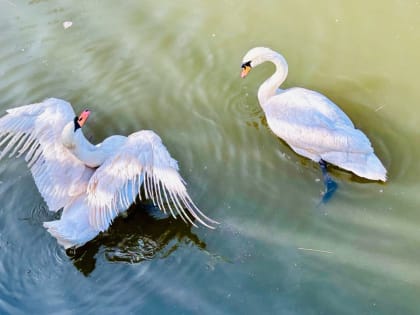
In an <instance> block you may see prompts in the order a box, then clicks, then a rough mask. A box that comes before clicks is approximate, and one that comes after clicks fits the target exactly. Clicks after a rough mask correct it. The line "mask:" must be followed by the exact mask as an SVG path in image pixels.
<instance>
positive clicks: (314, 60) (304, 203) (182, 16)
mask: <svg viewBox="0 0 420 315" xmlns="http://www.w3.org/2000/svg"><path fill="white" fill-rule="evenodd" d="M419 13H420V3H418V2H416V1H405V2H400V1H382V2H378V1H373V2H370V3H366V2H362V1H353V2H351V3H350V2H345V1H318V2H308V1H283V2H280V3H279V2H277V1H268V0H267V1H264V0H263V1H258V2H257V3H256V2H255V1H249V0H245V1H224V2H206V3H204V2H203V3H198V2H196V1H178V2H171V1H163V2H162V1H161V2H156V1H142V2H138V1H125V2H124V3H117V2H112V1H84V2H76V3H73V2H67V1H30V2H23V1H13V0H9V1H1V2H0V28H1V30H2V32H1V36H0V74H1V80H0V109H1V110H2V111H3V110H4V109H7V108H9V107H13V106H19V105H24V104H29V103H33V102H37V101H40V100H42V99H44V98H46V97H51V96H54V97H60V98H64V99H66V100H69V101H70V102H72V104H73V106H74V108H75V110H76V112H79V111H80V110H81V109H84V108H86V107H88V108H89V109H91V110H92V115H91V118H90V119H89V122H88V124H87V126H86V128H87V134H88V135H89V136H90V137H91V138H92V141H94V142H99V141H101V140H102V139H103V138H105V137H107V136H110V135H112V134H124V135H127V134H130V133H132V132H135V131H137V130H140V129H152V130H154V131H156V132H157V133H158V134H159V135H160V136H161V138H162V139H163V142H164V143H165V145H166V146H167V148H168V149H169V151H170V152H171V154H172V156H173V157H174V158H176V159H177V160H178V161H179V164H180V169H181V174H182V176H183V177H184V178H185V179H186V181H187V182H188V189H189V192H190V194H191V196H192V198H193V199H194V200H195V202H196V203H197V204H198V205H199V206H200V208H201V209H203V211H205V213H206V214H208V215H209V216H210V217H212V218H215V219H217V220H218V221H220V222H221V225H220V226H219V227H218V228H217V229H216V230H215V231H211V230H206V229H204V228H198V229H197V228H191V227H189V226H186V225H185V224H184V223H183V222H182V221H181V220H179V221H178V220H174V219H170V218H164V217H159V216H158V215H157V214H156V213H153V211H151V210H150V208H151V206H150V204H142V205H139V206H136V207H133V208H132V209H130V211H129V215H128V216H126V217H122V218H119V219H118V220H116V221H115V223H114V224H113V226H112V227H111V228H110V230H109V231H107V232H106V233H104V234H103V235H100V236H99V237H98V238H96V239H95V240H94V241H92V242H91V243H89V244H88V245H87V246H85V247H84V248H83V249H82V250H80V251H78V252H76V253H72V252H68V253H66V252H65V251H64V250H63V249H62V248H61V247H59V246H58V245H57V243H56V241H55V240H54V239H53V238H52V237H51V236H50V235H49V234H48V233H47V232H46V231H45V229H44V228H43V227H42V222H43V221H44V220H51V219H53V218H54V217H55V215H54V214H53V213H50V212H48V211H47V208H46V205H45V203H44V202H43V201H42V198H41V196H40V194H39V193H38V191H37V189H36V186H35V184H34V182H33V180H32V178H31V175H30V173H29V171H28V170H27V167H26V165H25V164H24V162H23V161H21V160H14V159H13V160H7V159H5V160H2V161H1V162H0V198H1V201H0V250H1V253H2V255H1V259H0V274H1V280H0V313H5V314H7V313H12V314H25V313H28V312H32V313H39V314H57V313H59V314H80V313H90V314H115V313H122V314H140V313H141V314H381V315H382V314H417V313H418V309H419V308H420V302H419V301H418V295H419V293H420V272H419V268H418V264H419V263H418V261H419V258H420V207H419V206H420V198H419V197H418V191H419V188H420V182H419V178H420V166H419V163H418V157H419V155H420V154H419V153H420V149H419V146H418V143H419V142H418V141H419V140H418V139H419V131H418V130H419V129H418V126H419V123H420V118H419V117H420V115H419V113H420V110H419V105H418V102H419V99H420V90H419V89H418V88H417V87H416V83H417V78H418V69H419V68H420V61H419V58H418V56H419V53H420V38H419V37H420V35H419V34H420V19H419V18H418V16H419ZM65 21H71V22H72V23H73V24H72V26H71V27H69V28H67V29H66V28H64V27H63V22H65ZM260 45H265V46H270V47H272V48H273V49H275V50H278V51H280V52H281V53H282V54H283V55H284V56H285V58H286V59H287V60H288V63H289V78H288V80H287V81H286V82H285V84H284V86H285V87H291V86H303V87H307V88H311V89H315V90H317V91H320V92H322V93H324V94H325V95H327V96H328V97H330V98H331V99H332V100H333V101H335V102H336V103H337V104H338V105H339V106H340V107H341V108H343V109H344V110H345V111H346V113H348V115H349V116H350V117H351V119H352V120H353V121H354V122H355V124H356V125H357V127H358V128H360V129H362V130H363V131H364V132H365V133H366V134H367V135H368V136H369V138H370V139H371V142H372V144H373V146H374V148H375V152H376V153H377V154H378V156H379V157H380V158H381V160H382V161H383V162H384V165H385V166H386V167H387V169H388V171H389V181H388V182H387V183H386V184H381V183H377V182H369V181H365V180H362V179H360V178H357V177H355V176H353V175H351V174H350V173H347V172H344V171H341V170H339V169H336V168H333V169H332V175H333V177H334V179H335V180H336V181H337V182H338V184H339V190H338V191H337V193H336V195H335V196H334V198H333V199H332V200H331V201H330V202H329V203H328V204H327V205H325V206H322V207H318V203H319V200H320V198H321V192H322V190H323V187H322V182H320V181H319V180H320V179H321V174H320V171H319V168H318V166H317V165H315V164H314V163H312V162H310V161H308V160H306V159H304V158H301V157H299V156H297V155H296V154H295V153H293V152H292V151H291V150H290V149H289V147H288V146H287V145H286V144H285V143H284V142H282V141H280V140H279V139H277V138H276V137H275V136H274V135H273V134H272V132H271V131H270V130H269V129H268V127H267V124H266V122H265V120H264V115H263V112H262V110H261V108H260V107H259V105H258V101H257V98H256V93H257V89H258V87H259V85H260V84H261V83H262V81H263V80H265V78H266V77H268V76H269V75H270V74H271V72H272V71H273V67H272V66H270V65H264V66H261V67H259V68H258V69H255V70H253V72H252V74H251V75H250V76H249V77H248V78H247V79H246V80H242V79H240V77H239V74H240V70H241V69H240V64H241V61H242V57H243V55H244V54H245V53H246V51H248V49H249V48H251V47H254V46H260Z"/></svg>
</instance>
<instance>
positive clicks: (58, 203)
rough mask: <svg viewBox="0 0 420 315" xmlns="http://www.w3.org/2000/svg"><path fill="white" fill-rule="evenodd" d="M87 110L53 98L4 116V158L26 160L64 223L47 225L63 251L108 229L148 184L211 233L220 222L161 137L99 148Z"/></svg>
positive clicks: (132, 138) (0, 121)
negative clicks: (203, 207) (205, 209)
mask: <svg viewBox="0 0 420 315" xmlns="http://www.w3.org/2000/svg"><path fill="white" fill-rule="evenodd" d="M89 114H90V112H89V111H88V110H85V111H83V112H82V113H81V114H80V115H79V117H75V116H76V115H75V113H74V111H73V109H72V107H71V105H70V104H69V103H68V102H66V101H63V100H60V99H54V98H50V99H47V100H45V101H43V102H41V103H36V104H31V105H26V106H21V107H17V108H12V109H9V110H7V114H6V115H5V116H3V117H1V118H0V140H1V141H0V147H3V151H2V152H1V154H0V159H1V158H3V157H4V156H6V155H7V154H9V156H10V157H11V156H15V155H16V156H18V157H19V156H21V155H22V154H25V153H26V155H25V160H26V161H27V162H28V166H29V167H30V170H31V173H32V176H33V178H34V180H35V183H36V185H37V187H38V189H39V191H40V193H41V195H42V197H43V198H44V200H45V202H46V203H47V206H48V208H49V209H50V210H51V211H58V210H59V209H61V208H64V209H63V213H62V215H61V218H60V220H56V221H51V222H44V226H45V227H46V228H47V230H48V232H50V233H51V234H52V235H53V236H54V237H55V238H56V239H57V241H58V243H59V244H61V245H62V246H64V247H65V248H69V247H73V246H75V247H79V246H82V245H83V244H85V243H86V242H88V241H89V240H91V239H93V238H94V237H95V236H96V235H98V233H99V232H101V231H104V230H106V229H107V228H108V227H109V225H110V224H111V223H112V220H113V219H114V218H115V217H116V216H117V215H118V214H119V213H121V212H123V211H125V210H126V209H127V208H128V207H129V206H130V204H132V203H133V202H134V201H135V199H136V197H137V196H140V195H139V192H140V187H141V186H142V185H143V187H144V192H145V195H146V198H150V199H152V201H153V202H154V204H155V205H157V206H159V208H160V209H162V210H163V211H166V209H168V210H169V211H170V213H171V214H172V215H173V216H174V217H175V212H176V213H177V214H178V215H179V216H180V217H181V218H182V219H183V220H184V221H186V222H189V223H191V224H192V225H194V226H196V224H195V222H194V221H193V219H191V217H193V218H194V219H195V220H196V221H198V222H200V223H201V224H202V225H204V226H207V227H209V228H213V226H212V224H216V223H217V222H216V221H214V220H212V219H210V218H208V217H207V216H205V215H204V214H203V213H202V212H201V211H200V210H199V209H198V208H197V207H196V206H195V204H194V203H193V202H192V200H191V198H190V197H189V195H188V193H187V190H186V188H185V185H184V181H183V179H182V178H181V176H180V175H179V173H178V164H177V162H176V161H175V160H174V159H173V158H171V156H170V155H169V152H168V151H167V150H166V148H165V146H164V145H163V144H162V142H161V139H160V138H159V136H158V135H156V134H155V133H154V132H153V131H149V130H144V131H139V132H135V133H133V134H131V135H129V136H128V137H124V136H112V137H109V138H107V139H105V140H104V141H103V142H102V143H100V144H98V145H93V144H91V143H90V142H89V141H88V140H87V139H86V138H85V137H84V135H83V132H82V128H81V127H82V126H83V125H84V123H85V122H86V120H87V118H88V117H89Z"/></svg>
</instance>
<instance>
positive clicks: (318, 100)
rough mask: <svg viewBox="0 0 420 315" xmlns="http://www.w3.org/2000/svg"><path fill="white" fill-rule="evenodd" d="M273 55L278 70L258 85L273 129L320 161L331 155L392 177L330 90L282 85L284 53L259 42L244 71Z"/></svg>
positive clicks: (346, 165) (366, 172)
mask: <svg viewBox="0 0 420 315" xmlns="http://www.w3.org/2000/svg"><path fill="white" fill-rule="evenodd" d="M265 61H270V62H272V63H274V65H275V66H276V71H275V73H274V74H273V75H272V76H271V77H270V78H268V79H267V80H266V81H265V82H264V83H263V84H262V85H261V86H260V88H259V90H258V99H259V102H260V105H261V107H262V108H263V110H264V113H265V116H266V118H267V123H268V125H269V126H270V128H271V130H272V131H273V132H274V133H275V134H276V135H277V136H278V137H280V138H281V139H283V140H284V141H286V142H287V143H288V144H289V145H290V147H291V148H292V149H293V150H294V151H295V152H296V153H298V154H300V155H303V156H305V157H307V158H309V159H311V160H313V161H315V162H321V161H326V162H329V163H332V164H334V165H337V166H339V167H341V168H343V169H345V170H348V171H351V172H353V173H355V174H356V175H358V176H361V177H364V178H367V179H371V180H381V181H386V169H385V167H384V166H383V165H382V163H381V162H380V160H379V159H378V158H377V157H376V155H375V153H374V151H373V148H372V146H371V144H370V141H369V139H368V138H367V137H366V135H365V134H364V133H363V132H362V131H360V130H358V129H356V128H355V127H354V125H353V123H352V122H351V120H350V118H349V117H347V115H346V114H345V113H344V112H343V111H342V110H341V109H340V108H339V107H338V106H337V105H335V104H334V103H333V102H332V101H331V100H329V99H328V98H327V97H325V96H324V95H322V94H320V93H318V92H315V91H311V90H307V89H304V88H298V87H295V88H290V89H287V90H281V89H278V87H279V86H280V85H281V84H282V83H283V82H284V80H285V79H286V77H287V73H288V66H287V62H286V60H285V59H284V57H283V56H281V55H280V54H279V53H277V52H275V51H273V50H271V49H269V48H265V47H256V48H253V49H251V50H250V51H248V52H247V53H246V55H245V56H244V58H243V64H242V68H243V70H242V74H241V76H242V77H245V76H246V75H247V74H248V72H249V71H250V70H251V68H253V67H256V66H257V65H259V64H261V63H263V62H265Z"/></svg>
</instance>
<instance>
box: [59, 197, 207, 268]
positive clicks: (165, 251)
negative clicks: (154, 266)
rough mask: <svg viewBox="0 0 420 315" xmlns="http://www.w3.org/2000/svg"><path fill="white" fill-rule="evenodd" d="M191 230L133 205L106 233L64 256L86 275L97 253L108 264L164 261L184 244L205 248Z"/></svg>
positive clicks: (156, 211) (152, 210)
mask: <svg viewBox="0 0 420 315" xmlns="http://www.w3.org/2000/svg"><path fill="white" fill-rule="evenodd" d="M191 227H192V225H186V224H185V222H183V221H182V220H177V219H175V218H173V217H171V216H165V215H164V214H162V212H161V211H160V210H159V209H158V208H156V207H154V206H153V205H151V204H144V203H141V204H135V205H133V206H131V207H130V208H129V210H128V212H127V215H126V216H120V217H118V218H117V219H115V221H114V222H113V224H112V226H111V227H110V228H109V230H108V231H106V232H105V233H101V234H100V235H99V236H97V237H96V238H95V239H93V240H92V241H90V242H88V243H87V244H85V245H84V246H82V247H79V248H76V249H68V250H67V251H66V253H67V255H68V256H69V257H70V258H71V260H72V261H73V264H74V266H75V267H76V268H77V269H78V270H79V271H80V272H82V273H83V274H84V275H86V276H87V275H89V274H90V273H91V272H92V271H93V270H94V269H95V264H96V255H97V254H98V252H103V253H104V257H105V258H106V259H107V260H108V261H110V262H125V263H140V262H143V261H145V260H151V259H154V258H166V257H168V256H169V255H171V254H172V253H173V252H174V251H176V250H177V249H178V248H179V247H180V246H182V245H185V244H194V245H195V246H197V247H198V248H200V249H205V248H206V243H204V242H203V241H202V240H200V239H199V237H198V236H197V235H196V234H194V233H193V232H192V231H191ZM101 247H102V249H101Z"/></svg>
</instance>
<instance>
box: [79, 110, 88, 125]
mask: <svg viewBox="0 0 420 315" xmlns="http://www.w3.org/2000/svg"><path fill="white" fill-rule="evenodd" d="M89 115H90V110H88V109H85V110H84V111H83V112H81V113H80V115H79V118H78V119H77V121H78V122H79V125H80V127H83V125H84V124H85V122H86V121H87V119H88V118H89Z"/></svg>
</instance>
